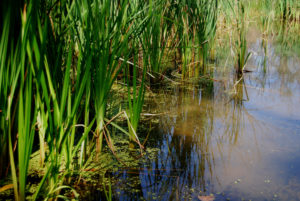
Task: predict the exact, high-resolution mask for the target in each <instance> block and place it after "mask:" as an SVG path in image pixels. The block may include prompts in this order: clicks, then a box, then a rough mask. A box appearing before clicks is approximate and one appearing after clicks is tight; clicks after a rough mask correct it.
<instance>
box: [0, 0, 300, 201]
mask: <svg viewBox="0 0 300 201" xmlns="http://www.w3.org/2000/svg"><path fill="white" fill-rule="evenodd" d="M0 4H1V9H2V14H1V18H0V20H1V21H0V36H1V38H0V100H1V101H0V144H1V146H0V164H1V165H0V180H4V179H7V178H9V179H8V180H9V182H8V183H5V182H3V183H2V182H0V193H1V192H2V191H5V190H7V189H10V188H11V187H13V189H14V197H15V200H17V201H23V200H26V199H28V197H27V196H28V189H29V187H28V184H29V182H28V178H27V177H28V175H29V171H30V164H31V162H32V159H31V158H32V154H33V153H38V155H39V167H40V172H39V178H38V182H37V184H36V185H37V186H36V189H35V192H34V193H31V194H30V199H33V200H36V199H39V198H41V197H42V198H44V199H56V198H62V199H68V198H70V197H72V198H78V196H79V195H78V193H77V192H76V191H75V189H74V188H73V184H74V180H76V179H78V177H79V179H78V180H80V173H79V176H78V174H77V173H78V172H80V171H81V170H83V169H84V168H86V167H87V165H89V163H90V161H91V160H100V158H101V154H103V149H104V148H103V147H109V148H110V150H111V152H112V153H113V154H114V155H115V154H116V150H117V149H116V148H115V144H116V142H115V141H114V139H113V136H112V135H113V133H116V132H117V133H123V134H124V136H128V138H129V139H130V144H129V148H133V147H134V144H136V145H137V146H138V147H139V149H140V152H143V148H144V146H143V143H141V142H140V139H139V138H138V136H139V122H140V119H141V115H142V112H143V105H144V99H145V96H146V95H147V93H148V92H149V93H153V90H152V89H154V88H158V87H159V86H161V85H162V82H163V80H167V81H170V80H171V79H170V77H169V76H171V75H174V77H178V78H180V80H181V81H183V82H185V81H189V80H190V79H193V80H194V79H195V80H198V81H199V80H200V79H203V77H205V78H208V80H209V81H211V80H213V72H214V70H215V66H214V65H213V64H214V62H218V57H222V55H218V53H217V50H218V49H220V48H221V49H226V48H228V50H229V52H230V53H232V55H231V56H232V57H231V58H232V60H234V61H235V62H234V63H233V64H232V68H231V69H230V70H233V71H235V72H236V75H237V76H236V79H237V80H235V82H236V81H237V82H240V81H241V79H242V78H243V73H244V71H245V66H246V64H247V61H248V60H249V57H250V55H251V53H250V51H249V50H248V46H247V30H248V26H249V21H250V20H249V19H250V15H252V14H253V15H254V17H253V16H252V17H251V19H252V20H253V19H254V20H256V22H258V23H261V26H260V27H261V29H262V31H263V46H264V47H265V56H266V57H267V45H268V43H267V40H268V37H271V36H272V37H274V36H277V41H278V42H280V43H284V44H286V46H291V45H294V46H295V47H298V48H299V44H300V38H299V30H300V28H299V27H300V26H299V24H300V3H299V1H298V0H276V1H271V0H264V1H245V0H233V1H229V0H221V1H218V0H195V1H192V0H185V1H175V0H149V1H139V0H131V1H129V0H121V1H111V0H76V1H75V0H66V1H54V0H50V1H41V0H23V1H18V3H15V2H14V3H12V2H10V1H4V2H1V3H0ZM272 21H276V24H272V23H271V22H272ZM273 26H277V27H280V29H279V31H277V29H276V28H274V29H273ZM287 31H293V32H294V33H295V34H294V36H295V37H293V38H285V37H286V36H285V34H284V33H285V32H287ZM225 38H226V39H228V38H229V41H230V42H228V44H224V43H225V42H224V39H225ZM297 45H298V46H297ZM221 52H222V53H224V51H221ZM265 62H266V59H265ZM219 65H220V64H219ZM221 65H222V64H221ZM223 65H224V66H225V64H223ZM264 66H266V63H265V64H264ZM265 68H266V67H265ZM170 71H171V72H172V73H169V72H170ZM265 71H266V70H265ZM174 72H175V73H174ZM176 75H178V76H176ZM180 80H177V81H180ZM171 81H172V80H171ZM172 82H173V81H172ZM236 84H237V83H236ZM236 84H234V88H235V87H236ZM116 85H121V87H120V88H121V89H120V88H117V89H114V86H116ZM125 85H126V86H125ZM208 85H210V83H208ZM119 89H120V90H119ZM122 90H123V91H122ZM124 91H125V92H124ZM235 91H236V90H235ZM117 93H120V94H117ZM240 94H241V93H239V95H238V96H235V97H239V96H240ZM242 98H243V97H240V100H241V99H242ZM235 100H236V99H235ZM124 102H125V103H124ZM116 121H117V122H116ZM124 122H125V123H124ZM126 125H127V127H126ZM116 146H117V145H116ZM116 157H117V156H116ZM102 159H103V157H102ZM104 160H105V159H104ZM74 178H75V179H74ZM2 186H3V187H2ZM108 189H109V190H108V191H105V195H106V197H107V199H112V195H111V186H109V188H108ZM0 196H1V195H0Z"/></svg>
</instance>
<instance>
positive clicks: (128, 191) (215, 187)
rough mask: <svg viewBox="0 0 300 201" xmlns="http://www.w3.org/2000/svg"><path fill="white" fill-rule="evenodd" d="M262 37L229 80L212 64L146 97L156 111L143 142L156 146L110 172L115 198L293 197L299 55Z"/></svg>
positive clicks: (299, 181)
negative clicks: (205, 76)
mask: <svg viewBox="0 0 300 201" xmlns="http://www.w3.org/2000/svg"><path fill="white" fill-rule="evenodd" d="M261 43H262V41H261V40H260V39H256V40H254V41H253V42H251V43H250V44H249V50H250V51H252V53H253V54H252V57H251V59H250V60H249V61H248V63H247V69H248V70H251V71H253V72H250V73H246V74H245V77H244V79H243V80H241V81H240V83H239V84H237V85H236V86H235V87H233V86H234V84H235V83H236V79H234V76H228V74H226V73H224V72H215V76H214V78H215V80H214V81H210V82H203V83H190V84H178V85H172V86H167V87H165V88H164V89H163V90H161V91H159V92H158V95H157V96H156V97H155V102H156V103H155V104H153V101H154V100H150V101H148V110H149V111H151V112H153V113H160V114H161V115H160V116H158V117H154V118H156V119H158V123H156V124H152V125H151V126H152V130H151V132H150V135H149V139H148V141H147V143H146V148H147V147H155V148H158V150H159V151H158V152H157V154H156V156H155V157H151V158H147V162H146V163H143V164H141V166H140V167H138V168H132V169H130V168H128V169H126V168H125V169H124V170H119V171H117V172H114V173H113V176H114V177H115V178H117V180H118V182H116V183H115V184H114V185H113V187H112V191H113V196H114V200H204V201H205V200H206V201H207V200H300V171H299V170H300V146H299V144H300V59H299V57H297V56H296V55H288V56H287V55H283V54H280V51H279V52H278V49H277V47H276V44H275V43H274V44H273V43H272V42H271V41H269V43H268V46H267V52H268V54H267V55H266V57H265V52H264V49H263V48H262V47H261ZM229 74H230V75H231V74H232V73H229ZM149 126H150V125H149ZM146 157H147V156H146Z"/></svg>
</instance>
